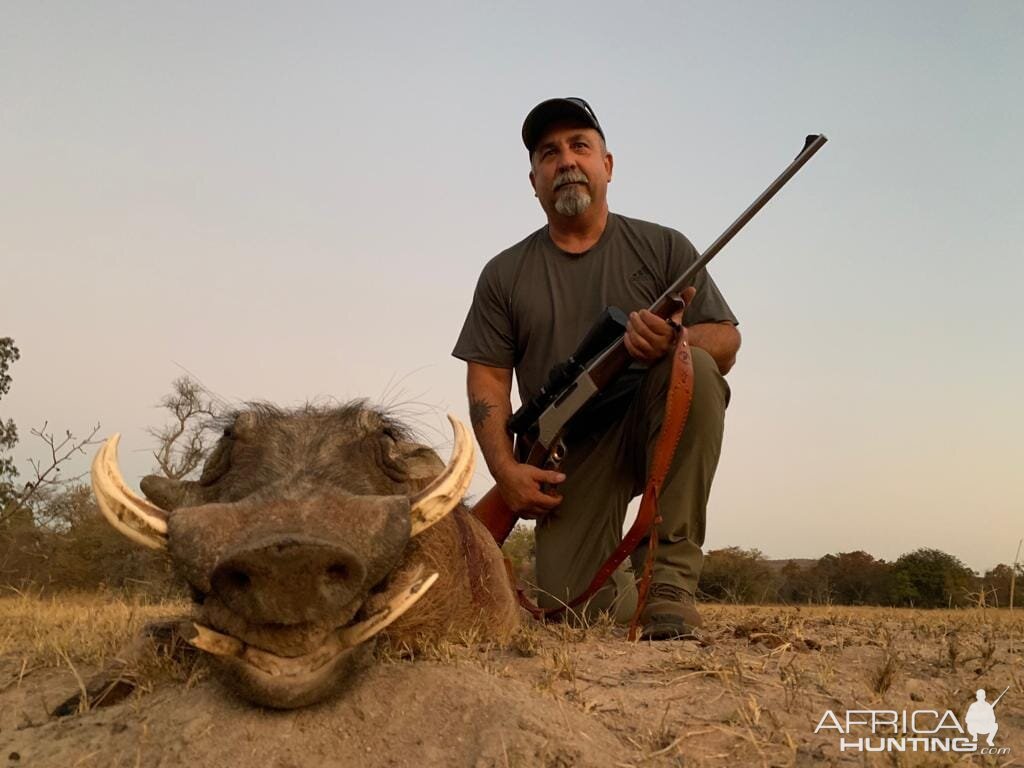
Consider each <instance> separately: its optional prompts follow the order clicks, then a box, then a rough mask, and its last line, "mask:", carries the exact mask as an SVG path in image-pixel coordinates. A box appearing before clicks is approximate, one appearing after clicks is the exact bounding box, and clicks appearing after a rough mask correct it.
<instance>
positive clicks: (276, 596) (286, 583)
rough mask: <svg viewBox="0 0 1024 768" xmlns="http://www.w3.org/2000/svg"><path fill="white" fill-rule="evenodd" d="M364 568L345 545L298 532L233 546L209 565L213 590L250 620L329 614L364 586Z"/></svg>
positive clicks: (289, 620)
mask: <svg viewBox="0 0 1024 768" xmlns="http://www.w3.org/2000/svg"><path fill="white" fill-rule="evenodd" d="M365 578H366V568H365V567H364V566H363V564H362V563H361V562H360V560H359V559H358V558H357V557H356V556H355V554H353V553H352V552H350V551H349V550H347V549H345V548H344V547H341V546H339V545H337V544H332V543H330V542H327V541H321V540H318V539H315V538H311V537H304V536H279V537H275V538H273V539H270V540H266V541H263V542H260V543H259V544H256V545H253V546H249V547H246V548H245V549H243V550H241V551H238V552H234V553H232V554H231V555H230V556H228V557H226V558H225V559H224V560H223V561H222V562H220V563H219V564H218V565H217V567H216V568H214V571H213V574H212V575H211V577H210V584H211V586H212V588H213V593H214V594H215V595H216V596H217V597H219V598H220V599H221V601H223V603H224V604H225V605H226V606H228V607H229V608H230V609H231V610H233V611H235V612H236V613H238V614H239V615H240V616H243V617H244V618H245V619H247V620H248V621H250V622H253V623H260V624H265V623H275V624H300V623H303V622H322V621H326V620H328V619H334V618H336V617H338V616H340V615H342V612H343V611H344V609H345V607H346V606H348V605H349V604H350V603H351V602H352V601H353V600H354V599H356V598H357V597H358V596H360V595H362V594H363V593H364V592H365V588H364V582H365Z"/></svg>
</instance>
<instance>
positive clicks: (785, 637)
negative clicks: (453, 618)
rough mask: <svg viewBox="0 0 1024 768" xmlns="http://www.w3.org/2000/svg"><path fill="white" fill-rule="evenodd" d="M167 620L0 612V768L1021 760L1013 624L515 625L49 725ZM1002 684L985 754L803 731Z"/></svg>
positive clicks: (775, 617) (111, 601)
mask: <svg viewBox="0 0 1024 768" xmlns="http://www.w3.org/2000/svg"><path fill="white" fill-rule="evenodd" d="M183 610H184V606H183V605H175V604H165V605H138V604H131V603H125V602H123V601H119V600H116V599H115V598H112V597H109V596H108V597H83V598H77V599H67V598H64V599H61V600H59V601H52V602H46V601H41V600H37V599H31V598H26V597H17V596H15V597H11V598H3V599H0V768H10V767H12V766H33V767H35V766H61V767H62V768H63V767H65V766H178V765H188V766H236V765H237V766H274V767H275V768H293V767H295V768H297V767H298V766H365V767H367V768H369V767H372V766H435V765H436V766H481V767H483V766H510V767H512V766H576V765H581V766H683V765H685V766H728V767H729V768H732V767H733V766H748V765H749V766H790V765H797V766H802V765H869V766H871V765H879V766H883V765H884V766H924V765H950V764H954V763H958V762H959V763H966V764H972V765H993V766H994V765H1000V766H1003V765H1024V688H1022V684H1024V612H1022V611H1016V612H1015V613H1014V614H1010V613H1009V612H1007V611H1006V610H992V609H987V610H982V609H971V610H960V611H914V610H892V609H869V608H840V607H832V608H828V607H814V608H812V607H800V608H797V607H785V608H782V607H745V606H706V607H705V608H704V614H705V616H706V618H707V623H708V626H709V628H710V630H711V631H710V639H711V641H712V642H711V644H710V645H707V646H700V645H697V644H696V643H693V642H683V641H674V642H663V643H640V644H631V643H629V642H627V641H626V639H625V637H624V632H622V631H621V630H619V629H616V628H612V627H608V626H594V627H590V628H588V629H585V630H578V629H571V628H568V627H565V626H562V625H548V626H546V627H545V626H540V625H537V624H530V625H528V626H527V627H526V628H525V629H524V630H523V631H522V632H521V633H520V635H519V636H518V638H517V640H516V643H515V644H514V646H513V647H512V648H507V649H498V648H492V647H481V646H479V645H473V644H470V645H469V646H458V645H450V646H449V645H445V646H443V647H439V648H437V649H434V650H432V651H431V652H429V653H427V654H424V655H420V656H418V657H417V658H408V657H403V655H402V654H401V653H398V652H396V651H395V650H394V649H392V650H386V649H385V650H381V651H379V652H378V657H379V658H378V660H377V663H376V664H375V665H374V666H373V667H372V668H370V669H368V670H367V671H366V672H365V673H363V674H362V675H360V676H359V677H358V678H357V679H356V680H354V682H353V684H352V686H351V687H350V689H349V690H348V691H347V692H346V693H345V694H343V695H342V696H340V697H339V698H337V699H335V700H333V701H331V702H328V703H325V704H322V705H319V706H315V707H311V708H308V709H304V710H300V711H292V712H276V711H269V710H262V709H257V708H254V707H251V706H249V705H247V704H245V703H243V702H241V701H239V700H237V699H235V698H234V697H232V696H231V695H230V694H229V693H228V692H226V691H225V690H224V689H223V688H222V687H221V686H220V685H219V684H218V683H217V682H216V681H215V680H213V679H211V678H210V677H209V675H208V674H207V673H206V672H205V671H204V670H203V668H202V667H201V666H199V667H193V668H185V667H180V666H178V667H171V666H167V667H165V668H163V669H162V670H161V672H160V674H159V676H158V678H157V679H156V680H155V681H154V682H153V683H152V684H151V685H149V686H147V688H148V690H146V691H143V692H140V693H137V694H135V695H133V696H132V697H130V698H129V699H127V700H126V701H124V702H122V703H120V704H117V705H114V706H111V707H108V708H104V709H99V710H95V711H91V712H84V713H81V714H78V715H75V716H71V717H67V718H63V719H60V720H57V719H51V718H49V717H48V716H47V712H48V710H49V709H50V708H52V707H53V706H54V705H55V704H57V703H58V702H59V701H61V700H62V699H63V698H65V697H66V696H67V695H69V694H70V693H72V692H74V691H75V689H76V688H77V686H78V682H77V680H78V679H79V678H87V677H88V676H89V674H91V673H92V672H93V671H95V670H96V669H98V668H99V665H100V664H101V663H102V661H103V659H104V658H105V657H107V656H108V655H110V654H112V653H113V652H114V650H115V649H116V648H117V647H118V646H119V645H121V644H122V643H124V642H125V641H126V640H127V639H128V638H129V635H130V634H131V633H132V631H133V628H136V627H138V626H139V625H140V624H141V623H142V622H144V621H145V620H147V619H149V618H153V617H157V616H166V615H170V614H175V613H181V612H182V611H183ZM1007 686H1009V690H1008V691H1007V693H1006V694H1005V696H1004V697H1003V699H1002V700H1001V701H1000V702H999V704H998V706H997V707H996V715H997V718H998V722H999V732H998V734H997V735H996V737H995V745H996V747H997V748H1000V749H1002V750H1004V753H1003V754H999V755H988V756H982V755H980V754H970V755H950V754H946V753H942V752H912V751H907V752H904V753H896V752H889V753H878V754H875V753H871V754H866V753H860V752H855V751H847V752H840V750H839V738H840V737H839V735H838V734H837V732H836V731H835V729H834V728H832V729H823V730H821V731H820V732H819V733H817V734H816V733H815V732H814V731H815V727H816V726H817V725H818V724H819V722H820V721H821V719H822V716H823V715H824V713H825V712H826V711H828V710H831V711H833V712H834V713H835V714H836V716H837V718H839V719H840V720H842V719H843V718H844V717H845V715H846V711H847V710H853V709H859V710H894V711H900V712H902V711H903V710H907V711H914V710H936V711H938V712H944V711H945V710H946V709H950V710H952V711H953V712H954V713H955V715H956V717H957V718H958V719H959V720H960V721H961V722H963V720H964V713H965V711H966V708H967V706H968V705H969V704H970V702H971V701H973V700H974V697H975V691H976V689H978V688H985V689H986V691H987V692H988V698H989V700H990V701H991V700H992V699H994V698H995V696H996V695H998V693H999V692H1000V691H1002V690H1003V689H1004V688H1006V687H1007ZM923 717H924V719H925V720H924V721H925V722H926V723H927V725H928V727H932V726H934V724H935V716H923ZM929 717H930V718H931V719H928V718H929ZM943 733H945V734H946V735H947V736H948V735H950V732H949V731H944V732H943ZM858 735H869V734H867V733H866V732H865V731H864V730H863V729H861V731H860V732H859V733H858V734H851V736H858ZM981 738H982V740H984V736H982V737H981ZM1007 748H1008V749H1009V751H1008V752H1005V750H1006V749H1007ZM908 749H909V748H908Z"/></svg>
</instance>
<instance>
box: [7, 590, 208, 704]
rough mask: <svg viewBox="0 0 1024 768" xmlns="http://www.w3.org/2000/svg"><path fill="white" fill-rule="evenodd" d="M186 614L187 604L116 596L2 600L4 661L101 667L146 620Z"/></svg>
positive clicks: (51, 665) (40, 665) (25, 596)
mask: <svg viewBox="0 0 1024 768" xmlns="http://www.w3.org/2000/svg"><path fill="white" fill-rule="evenodd" d="M188 610H189V605H188V603H187V602H185V601H180V602H162V603H148V602H145V601H128V600H125V599H123V598H119V597H117V596H114V595H95V594H92V595H89V594H83V595H63V596H61V597H59V598H58V597H52V598H48V599H38V598H34V597H30V596H27V595H12V596H11V597H3V598H0V658H8V659H9V658H11V657H17V658H19V659H21V664H23V665H24V666H25V667H26V668H28V667H31V668H40V667H61V666H63V667H67V666H68V665H69V664H71V665H76V666H77V665H83V666H99V665H101V664H102V663H103V662H104V661H106V660H107V659H108V658H110V657H111V656H112V655H114V654H115V653H116V652H117V650H118V649H119V648H121V647H122V646H123V645H124V644H125V643H126V642H127V641H128V640H130V639H131V638H132V637H133V636H134V634H135V633H136V632H137V631H138V630H139V629H140V628H141V627H142V625H143V624H145V623H146V622H147V621H151V620H154V619H158V618H166V617H168V616H172V615H185V614H187V613H188ZM3 682H4V681H0V685H2V684H3Z"/></svg>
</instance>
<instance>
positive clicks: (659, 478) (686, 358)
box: [515, 327, 693, 639]
mask: <svg viewBox="0 0 1024 768" xmlns="http://www.w3.org/2000/svg"><path fill="white" fill-rule="evenodd" d="M671 376H672V378H671V380H670V382H669V389H668V394H667V395H666V396H665V417H664V419H663V420H662V423H661V431H660V432H659V433H658V441H657V443H655V446H654V457H653V460H652V461H651V467H650V474H649V475H648V477H647V484H646V485H645V486H644V495H643V498H642V499H641V501H640V510H639V512H638V513H637V516H636V520H634V521H633V525H632V526H630V528H629V531H628V532H627V533H626V535H625V536H624V537H623V538H622V541H621V542H620V543H619V545H618V546H617V547H616V548H615V551H614V552H612V553H611V555H609V557H608V559H607V560H605V562H604V564H603V565H602V566H601V567H600V568H598V569H597V573H596V574H594V578H593V579H592V580H591V582H590V585H589V586H588V587H587V588H586V589H585V590H583V592H581V593H580V594H579V595H577V596H576V597H574V598H573V599H572V600H570V601H569V602H568V603H565V604H563V605H559V606H555V607H554V608H541V607H540V606H538V605H536V604H535V603H533V602H532V601H531V600H530V599H529V598H528V597H527V596H526V592H525V590H524V589H523V587H522V585H521V584H519V583H517V582H515V590H516V595H517V597H518V598H519V604H520V605H522V607H523V608H525V609H526V610H527V611H529V612H530V614H532V615H533V617H534V618H538V619H539V618H544V617H549V616H550V617H554V616H558V615H559V614H561V613H562V612H563V611H565V610H567V609H569V608H575V607H576V606H578V605H580V604H581V603H584V602H586V601H587V600H589V599H590V598H591V597H593V596H594V594H596V593H597V591H598V590H599V589H601V587H603V586H604V584H605V582H606V581H608V578H609V577H610V576H611V575H612V574H613V573H614V572H615V569H616V568H618V567H619V566H620V565H621V564H622V561H623V560H625V559H626V558H627V557H629V555H630V554H631V553H632V552H633V550H635V549H636V548H637V546H638V545H639V544H640V542H641V541H642V540H643V538H644V536H647V537H648V541H649V546H648V554H647V563H646V565H645V567H644V573H643V576H642V578H641V580H640V585H639V587H638V590H639V594H638V599H637V609H636V613H635V614H634V616H633V621H632V623H631V624H630V639H633V636H634V635H635V630H636V623H637V620H638V618H639V616H640V612H641V611H642V610H643V606H644V603H645V602H646V599H647V590H648V587H649V585H650V580H651V569H652V567H653V565H654V550H655V547H656V546H657V541H658V533H657V525H658V523H660V522H661V517H660V516H659V515H658V496H659V495H660V494H661V486H662V485H663V484H664V482H665V476H666V475H667V474H668V470H669V467H670V466H671V465H672V458H673V457H674V456H675V453H676V448H677V447H678V445H679V440H680V438H681V437H682V435H683V428H684V427H685V426H686V417H687V415H688V414H689V412H690V402H691V400H693V358H692V356H691V353H690V345H689V343H688V342H687V340H686V328H685V327H683V328H680V330H679V334H678V339H677V341H676V346H675V349H674V351H673V353H672V374H671Z"/></svg>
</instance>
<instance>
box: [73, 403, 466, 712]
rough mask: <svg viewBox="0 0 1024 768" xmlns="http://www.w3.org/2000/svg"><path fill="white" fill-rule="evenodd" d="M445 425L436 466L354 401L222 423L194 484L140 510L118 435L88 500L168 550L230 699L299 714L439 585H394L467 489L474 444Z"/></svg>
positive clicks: (201, 644) (174, 484) (135, 536)
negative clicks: (445, 454) (446, 441)
mask: <svg viewBox="0 0 1024 768" xmlns="http://www.w3.org/2000/svg"><path fill="white" fill-rule="evenodd" d="M449 418H451V417H449ZM451 421H452V426H453V428H454V430H455V447H454V450H453V452H452V459H451V462H450V463H449V464H448V466H444V465H443V463H442V462H440V460H439V459H438V458H437V455H436V454H435V453H434V452H433V451H432V450H430V449H429V448H426V447H424V446H421V445H418V444H416V443H414V442H412V441H411V440H410V438H409V435H408V433H407V431H406V430H405V429H404V428H403V427H401V426H400V425H399V424H397V423H396V422H395V421H393V420H392V419H390V418H389V417H388V416H387V415H385V414H383V413H381V412H379V411H377V410H374V409H372V408H370V407H368V406H366V405H365V404H363V403H355V404H351V405H347V406H343V407H340V408H330V409H327V408H314V407H309V406H307V407H306V408H302V409H298V410H295V411H283V410H280V409H277V408H273V407H270V406H257V407H253V408H250V409H248V410H245V411H242V412H240V413H238V414H237V415H235V416H234V417H233V418H232V419H231V420H230V421H229V422H226V424H227V426H226V428H225V429H224V435H223V437H221V438H220V441H219V442H218V443H217V445H216V446H215V448H214V449H213V451H212V452H211V454H210V456H209V458H208V459H207V461H206V464H205V465H204V467H203V472H202V476H201V477H200V478H199V480H198V481H174V480H168V479H166V478H162V477H156V476H152V475H151V476H148V477H146V478H144V479H143V480H142V483H141V485H142V490H143V492H144V493H145V495H146V497H147V498H148V501H147V500H145V499H142V498H140V497H138V496H136V495H135V494H134V493H132V491H131V490H129V488H128V487H127V485H126V484H125V482H124V480H123V479H122V477H121V473H120V471H119V470H118V466H117V443H118V436H117V435H115V436H114V437H112V438H111V439H110V440H108V441H107V442H106V443H105V444H104V446H103V447H102V448H101V449H100V451H99V453H98V454H97V456H96V459H95V461H94V462H93V468H92V481H93V489H94V491H95V493H96V497H97V500H98V503H99V507H100V509H101V510H102V512H103V514H104V515H105V516H106V518H107V520H108V521H109V522H110V523H111V524H112V525H113V526H114V527H115V528H117V529H118V530H119V531H120V532H121V533H123V534H124V535H126V536H128V537H129V538H131V539H132V540H134V541H136V542H138V543H139V544H142V545H144V546H147V547H152V548H160V549H166V550H167V552H168V553H169V554H170V556H171V558H172V559H173V560H174V562H175V565H176V566H177V568H178V570H179V571H180V572H181V573H182V574H183V575H184V577H185V578H186V579H187V580H188V582H189V584H190V585H191V587H192V590H193V594H194V597H195V600H196V602H197V604H198V608H197V614H196V617H195V622H194V623H192V624H191V625H190V626H188V627H187V631H186V632H185V635H186V639H187V640H188V641H189V642H191V643H192V644H193V645H194V646H196V647H197V648H200V649H201V650H203V651H206V652H207V653H208V654H209V655H210V656H211V657H212V659H213V660H214V665H215V668H217V670H218V672H219V673H220V675H221V677H222V678H223V679H224V680H225V681H226V682H227V683H228V685H229V687H231V688H232V689H234V690H235V691H237V692H238V693H239V694H241V695H242V696H244V697H245V698H247V699H249V700H251V701H253V702H256V703H258V704H262V705H266V706H273V707H297V706H303V705H305V704H309V703H311V702H314V701H317V700H319V699H321V698H323V697H325V696H327V695H328V694H330V693H331V692H333V691H334V690H336V689H337V688H339V687H340V686H341V685H342V684H343V683H344V681H345V680H346V679H347V678H348V677H349V676H350V675H351V673H352V672H353V671H354V669H355V668H356V667H357V666H359V663H360V661H361V659H362V658H363V657H365V656H366V653H367V650H368V649H369V648H370V646H371V645H372V644H371V643H368V642H367V641H368V640H369V639H370V638H372V637H373V636H374V635H375V634H376V633H377V632H379V631H380V630H381V629H383V628H384V627H386V626H387V625H388V624H390V623H391V622H392V621H394V620H395V619H396V618H397V617H398V616H400V615H401V614H402V613H403V612H404V611H405V610H407V609H408V608H409V607H411V606H412V605H413V603H415V602H416V601H417V600H418V599H419V598H420V597H421V596H422V595H423V594H424V593H425V592H426V590H427V589H429V588H430V587H431V586H432V585H433V583H434V580H435V579H436V578H437V574H436V573H430V572H425V571H424V570H423V569H419V570H415V569H414V570H413V571H412V572H411V573H410V572H409V570H408V569H406V570H405V571H404V577H403V578H402V579H399V580H396V579H395V578H390V576H391V574H392V572H393V571H395V569H396V567H397V566H398V565H399V564H400V563H401V562H402V560H403V557H404V555H405V553H406V549H407V545H409V544H410V541H411V539H412V538H413V537H415V536H417V535H418V534H420V533H422V532H423V531H425V530H426V529H427V528H428V527H430V526H431V525H433V524H434V523H436V522H437V521H438V520H440V519H441V518H442V517H444V516H445V515H446V514H448V512H450V511H451V510H452V509H453V508H454V507H455V506H457V505H458V503H459V500H460V499H461V498H462V496H463V494H464V493H465V491H466V488H467V486H468V485H469V481H470V479H471V477H472V472H473V453H474V449H473V444H472V439H471V438H470V436H469V433H468V432H467V430H466V428H465V427H464V426H463V425H462V424H461V423H459V422H458V421H457V420H455V419H451ZM396 582H397V583H396Z"/></svg>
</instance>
